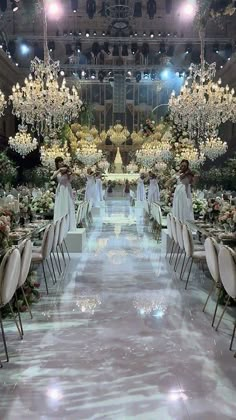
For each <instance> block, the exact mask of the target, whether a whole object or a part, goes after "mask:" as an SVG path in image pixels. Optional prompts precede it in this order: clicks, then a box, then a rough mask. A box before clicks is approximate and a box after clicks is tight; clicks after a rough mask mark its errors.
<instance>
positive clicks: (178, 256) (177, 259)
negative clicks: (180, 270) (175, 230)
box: [174, 246, 183, 271]
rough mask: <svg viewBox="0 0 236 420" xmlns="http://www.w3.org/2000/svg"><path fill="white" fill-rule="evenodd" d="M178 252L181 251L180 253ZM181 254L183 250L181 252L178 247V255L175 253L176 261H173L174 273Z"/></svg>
mask: <svg viewBox="0 0 236 420" xmlns="http://www.w3.org/2000/svg"><path fill="white" fill-rule="evenodd" d="M180 251H181V252H180ZM182 252H183V250H182V249H180V246H179V248H178V253H177V258H176V260H175V265H174V271H176V270H177V266H178V264H179V259H180V258H181V255H182Z"/></svg>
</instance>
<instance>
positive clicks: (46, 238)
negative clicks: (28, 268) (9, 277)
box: [32, 224, 55, 294]
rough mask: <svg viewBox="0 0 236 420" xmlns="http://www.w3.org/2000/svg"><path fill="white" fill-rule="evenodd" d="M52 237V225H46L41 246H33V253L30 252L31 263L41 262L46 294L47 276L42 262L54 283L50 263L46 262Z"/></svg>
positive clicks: (49, 253) (50, 249)
mask: <svg viewBox="0 0 236 420" xmlns="http://www.w3.org/2000/svg"><path fill="white" fill-rule="evenodd" d="M53 238H54V225H53V224H50V225H48V226H47V227H46V229H45V231H44V235H43V240H42V245H41V247H40V248H33V253H32V263H33V264H42V268H43V275H44V281H45V286H46V291H47V294H48V283H47V277H46V272H45V265H44V262H46V264H47V267H48V271H49V273H50V276H51V278H52V281H53V283H55V282H54V276H53V274H52V271H51V268H50V265H49V263H48V258H50V255H51V251H52V245H53Z"/></svg>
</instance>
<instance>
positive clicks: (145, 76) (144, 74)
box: [143, 70, 149, 80]
mask: <svg viewBox="0 0 236 420" xmlns="http://www.w3.org/2000/svg"><path fill="white" fill-rule="evenodd" d="M143 78H144V79H146V80H147V79H149V70H144V72H143Z"/></svg>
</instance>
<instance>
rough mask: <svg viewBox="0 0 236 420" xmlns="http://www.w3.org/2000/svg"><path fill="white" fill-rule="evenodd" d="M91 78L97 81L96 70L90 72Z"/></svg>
mask: <svg viewBox="0 0 236 420" xmlns="http://www.w3.org/2000/svg"><path fill="white" fill-rule="evenodd" d="M90 77H91V79H92V80H94V79H96V71H95V70H91V71H90Z"/></svg>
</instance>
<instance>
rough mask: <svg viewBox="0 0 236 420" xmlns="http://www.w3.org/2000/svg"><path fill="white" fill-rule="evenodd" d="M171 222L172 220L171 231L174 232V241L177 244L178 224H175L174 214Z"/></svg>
mask: <svg viewBox="0 0 236 420" xmlns="http://www.w3.org/2000/svg"><path fill="white" fill-rule="evenodd" d="M170 220H171V231H172V235H173V239H174V241H175V243H177V232H176V222H175V221H176V218H175V217H174V216H173V214H171V216H170Z"/></svg>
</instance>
